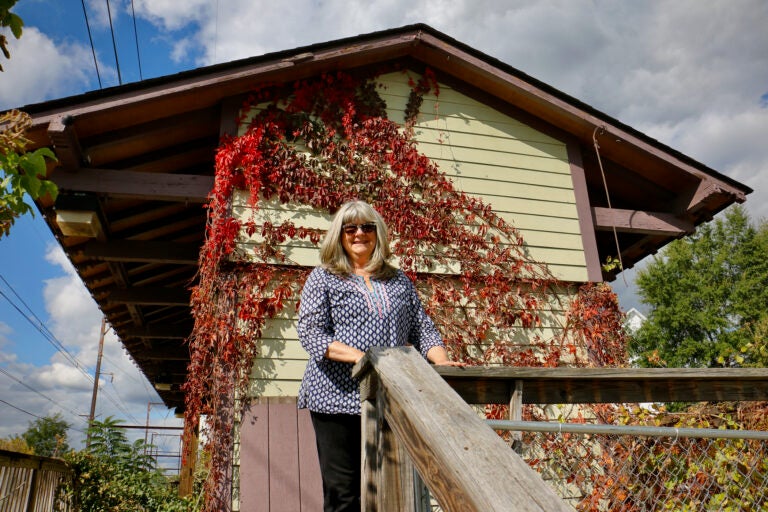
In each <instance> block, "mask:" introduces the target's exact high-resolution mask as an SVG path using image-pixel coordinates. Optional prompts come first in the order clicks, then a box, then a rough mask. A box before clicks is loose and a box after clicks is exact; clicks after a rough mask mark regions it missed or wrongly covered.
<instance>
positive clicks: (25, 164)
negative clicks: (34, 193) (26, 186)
mask: <svg viewBox="0 0 768 512" xmlns="http://www.w3.org/2000/svg"><path fill="white" fill-rule="evenodd" d="M19 163H20V164H21V168H22V169H24V172H25V173H26V174H27V176H35V177H37V176H45V175H46V174H47V172H48V171H47V170H46V167H45V158H44V157H43V155H42V154H41V153H40V152H39V151H35V152H33V153H27V154H26V155H24V156H23V157H22V158H21V161H20V162H19Z"/></svg>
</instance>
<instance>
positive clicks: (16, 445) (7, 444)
mask: <svg viewBox="0 0 768 512" xmlns="http://www.w3.org/2000/svg"><path fill="white" fill-rule="evenodd" d="M0 450H8V451H9V452H16V453H26V454H27V455H34V454H35V452H34V450H33V449H32V448H31V447H30V446H29V445H28V444H27V442H26V441H25V440H24V439H22V438H21V437H19V436H13V437H9V438H7V439H5V438H2V439H0Z"/></svg>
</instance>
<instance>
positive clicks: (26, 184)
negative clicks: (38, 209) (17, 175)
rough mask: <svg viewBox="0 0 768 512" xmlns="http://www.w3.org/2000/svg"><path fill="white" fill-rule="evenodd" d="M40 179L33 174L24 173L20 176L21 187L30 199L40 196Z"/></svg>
mask: <svg viewBox="0 0 768 512" xmlns="http://www.w3.org/2000/svg"><path fill="white" fill-rule="evenodd" d="M40 184H41V181H40V180H39V179H38V178H37V176H35V175H34V174H25V175H24V176H22V177H21V187H22V188H23V189H24V190H26V192H27V193H28V194H29V195H30V197H31V198H32V199H37V198H38V197H39V196H40Z"/></svg>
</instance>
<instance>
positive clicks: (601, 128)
mask: <svg viewBox="0 0 768 512" xmlns="http://www.w3.org/2000/svg"><path fill="white" fill-rule="evenodd" d="M598 132H600V134H603V133H605V126H595V129H594V131H593V132H592V144H593V145H594V146H595V155H597V165H598V166H599V167H600V176H602V178H603V188H604V189H605V199H606V201H607V202H608V209H609V210H612V209H613V207H612V206H611V195H610V194H609V193H608V182H607V181H606V179H605V169H603V160H602V159H601V158H600V144H598V142H597V134H598ZM611 229H612V230H613V240H614V241H615V242H616V255H617V257H618V259H619V268H620V269H621V270H622V271H623V270H624V262H623V261H622V259H621V248H620V247H619V235H618V233H617V232H616V225H615V223H614V222H613V221H611ZM621 276H622V278H623V279H624V284H627V278H626V277H624V274H623V273H622V275H621Z"/></svg>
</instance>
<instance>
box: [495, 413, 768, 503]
mask: <svg viewBox="0 0 768 512" xmlns="http://www.w3.org/2000/svg"><path fill="white" fill-rule="evenodd" d="M489 424H490V425H491V427H492V428H494V429H497V430H509V431H511V432H513V433H514V434H513V436H512V438H513V440H514V441H513V448H514V449H515V450H516V451H517V452H518V453H519V454H520V455H521V456H522V457H523V459H524V460H525V461H526V462H527V463H528V464H529V465H530V466H531V467H532V468H533V469H535V470H536V471H538V472H539V473H540V474H541V476H542V478H544V479H545V480H546V481H548V482H549V483H550V484H551V485H552V486H553V487H554V488H555V489H556V491H557V492H558V493H559V494H560V495H561V496H562V497H563V499H564V500H566V501H567V502H568V503H570V504H571V505H572V506H573V507H574V509H575V510H579V511H611V512H612V511H625V512H636V511H638V512H639V511H661V510H664V511H667V510H669V511H692V512H700V511H701V512H703V511H707V512H709V511H768V453H767V452H768V432H759V431H746V430H720V429H703V428H685V429H684V428H669V427H666V428H665V427H624V426H611V425H588V424H567V423H566V424H564V423H549V422H523V421H520V422H516V421H515V422H513V421H501V420H496V421H490V422H489Z"/></svg>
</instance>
